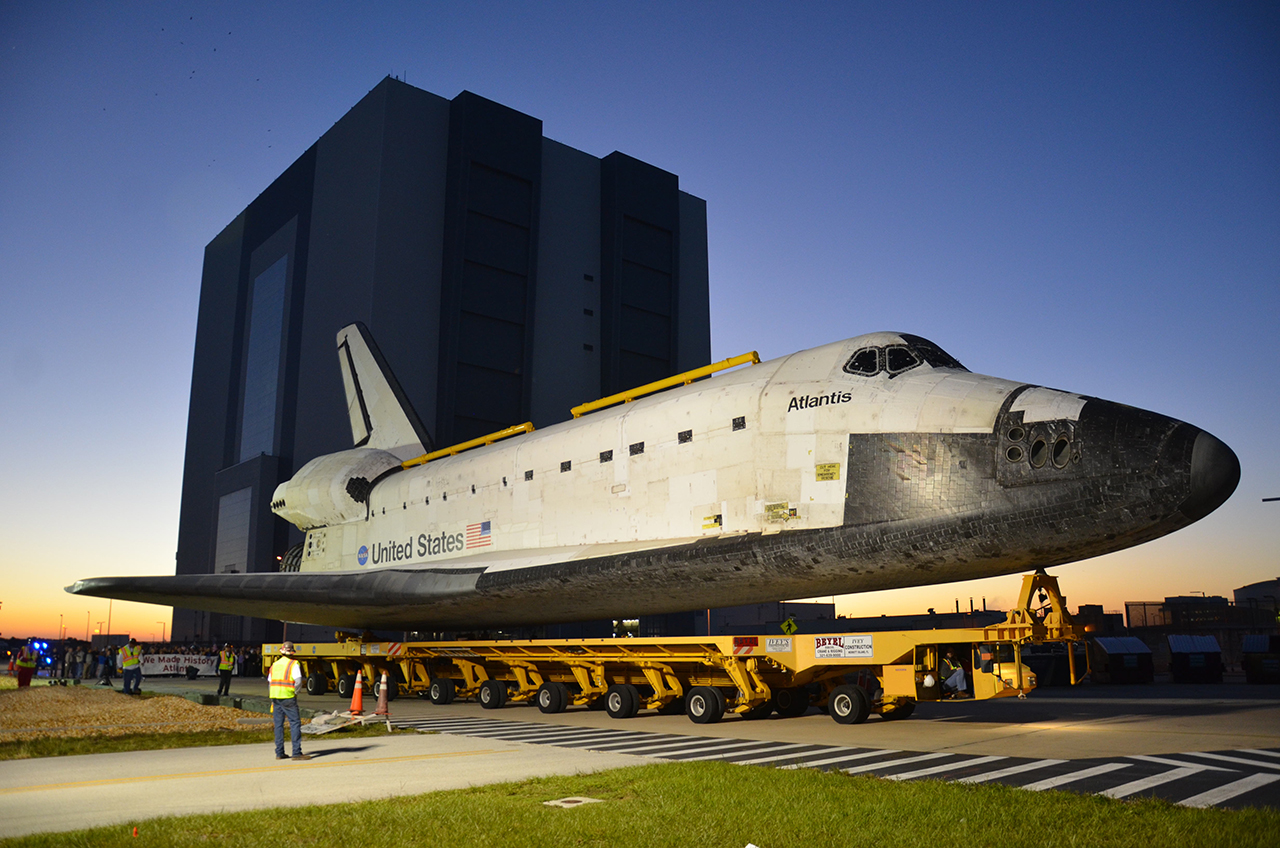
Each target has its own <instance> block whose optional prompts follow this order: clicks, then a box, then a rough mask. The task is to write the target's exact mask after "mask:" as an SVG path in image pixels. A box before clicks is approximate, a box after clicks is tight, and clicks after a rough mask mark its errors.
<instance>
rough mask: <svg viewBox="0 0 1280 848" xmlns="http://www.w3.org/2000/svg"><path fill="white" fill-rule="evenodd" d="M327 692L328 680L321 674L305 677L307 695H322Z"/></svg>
mask: <svg viewBox="0 0 1280 848" xmlns="http://www.w3.org/2000/svg"><path fill="white" fill-rule="evenodd" d="M328 691H329V678H327V677H325V676H324V675H323V674H310V675H307V694H308V695H323V694H324V693H326V692H328Z"/></svg>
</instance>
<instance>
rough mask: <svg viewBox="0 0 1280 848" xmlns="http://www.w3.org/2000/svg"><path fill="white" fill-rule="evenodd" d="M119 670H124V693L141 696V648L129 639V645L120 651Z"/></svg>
mask: <svg viewBox="0 0 1280 848" xmlns="http://www.w3.org/2000/svg"><path fill="white" fill-rule="evenodd" d="M120 668H122V669H123V670H124V690H123V691H124V693H125V694H126V695H141V694H142V646H141V645H139V644H138V640H137V639H134V638H132V637H130V639H129V644H127V645H125V646H124V647H123V648H121V649H120Z"/></svg>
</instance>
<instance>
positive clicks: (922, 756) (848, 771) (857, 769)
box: [840, 754, 954, 774]
mask: <svg viewBox="0 0 1280 848" xmlns="http://www.w3.org/2000/svg"><path fill="white" fill-rule="evenodd" d="M950 756H954V755H952V754H919V755H917V756H914V757H902V758H900V759H897V760H889V761H888V762H884V763H868V764H866V765H862V766H854V767H853V768H847V769H840V771H842V772H844V773H845V774H858V773H860V772H864V771H875V770H876V769H879V768H894V767H897V766H905V765H908V764H909V763H922V762H924V761H925V760H937V759H940V758H942V757H950Z"/></svg>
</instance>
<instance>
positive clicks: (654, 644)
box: [262, 571, 1088, 724]
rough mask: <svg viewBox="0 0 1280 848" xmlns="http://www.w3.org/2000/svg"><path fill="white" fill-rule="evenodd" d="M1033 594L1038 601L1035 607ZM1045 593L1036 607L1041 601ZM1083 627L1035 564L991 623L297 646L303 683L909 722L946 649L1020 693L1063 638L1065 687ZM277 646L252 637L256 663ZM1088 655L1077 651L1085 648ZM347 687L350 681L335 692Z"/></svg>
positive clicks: (492, 702)
mask: <svg viewBox="0 0 1280 848" xmlns="http://www.w3.org/2000/svg"><path fill="white" fill-rule="evenodd" d="M1037 593H1039V597H1040V599H1041V601H1042V603H1044V606H1042V608H1041V610H1039V611H1036V610H1034V609H1033V607H1032V603H1033V601H1034V599H1035V598H1036V596H1037ZM1045 602H1047V603H1045ZM1084 638H1085V634H1084V628H1083V627H1082V626H1078V625H1075V624H1074V623H1072V621H1071V617H1070V615H1068V614H1067V610H1066V605H1065V602H1064V600H1063V598H1062V595H1061V594H1060V593H1059V591H1058V582H1057V579H1056V578H1054V577H1051V576H1049V575H1047V574H1045V573H1044V572H1042V571H1038V572H1036V573H1035V574H1029V575H1026V576H1025V577H1024V578H1023V583H1022V591H1021V594H1020V597H1019V604H1018V607H1017V608H1016V609H1014V610H1012V611H1011V612H1010V613H1009V614H1008V615H1007V616H1006V618H1005V620H1004V621H1003V622H1000V623H998V624H994V625H991V626H988V627H975V628H954V629H938V630H898V631H874V632H869V633H831V634H817V635H814V634H794V635H791V636H783V635H759V636H711V637H704V636H688V637H668V638H651V639H538V640H512V641H455V642H405V643H400V642H377V641H365V640H362V639H359V638H351V637H347V638H345V639H344V640H343V641H339V642H336V643H314V644H306V643H302V644H298V645H297V646H296V657H297V659H298V660H300V661H301V662H302V663H303V665H304V667H305V669H306V672H307V691H308V692H309V693H311V694H313V695H314V694H323V692H325V691H328V690H329V689H330V688H332V687H333V686H334V685H335V684H336V686H337V689H338V692H339V694H340V695H342V696H343V697H349V696H350V694H351V693H350V691H349V687H350V685H351V684H350V681H352V680H354V677H355V673H356V672H357V671H362V672H363V673H364V676H365V678H366V679H370V680H377V679H378V678H379V676H380V675H381V673H382V672H386V673H387V675H388V677H387V680H388V683H387V686H388V696H389V697H395V696H396V695H397V694H400V693H403V692H406V691H407V692H414V693H417V694H419V695H425V696H430V698H431V700H432V701H433V702H435V703H440V704H445V703H449V702H451V701H452V700H454V699H455V698H458V697H462V698H475V699H476V700H477V701H479V702H480V704H481V706H483V707H486V708H490V709H492V708H497V707H501V706H503V705H504V704H506V703H530V702H532V703H535V704H537V706H538V708H539V709H540V710H542V711H543V712H548V713H551V712H560V711H562V710H564V709H565V708H566V707H568V706H575V705H576V706H587V707H590V708H595V709H600V708H603V709H605V710H607V711H608V712H609V714H610V715H611V716H613V717H615V718H627V717H630V716H633V715H635V714H636V712H638V711H639V710H641V709H656V710H659V711H662V712H668V713H670V712H684V713H685V714H686V715H688V716H689V718H690V719H692V720H693V721H695V722H698V723H703V724H705V723H710V722H714V721H718V720H719V719H720V718H721V717H722V716H723V715H724V714H725V712H726V711H727V712H734V713H739V714H741V715H743V716H744V717H747V718H762V717H764V716H767V715H769V714H770V713H771V712H773V711H774V710H776V711H777V712H778V713H779V714H781V715H783V716H790V715H801V714H803V713H804V711H805V710H806V709H808V707H809V706H810V705H817V706H820V707H825V708H826V709H827V711H828V712H829V713H830V715H831V716H832V718H834V719H835V720H836V721H838V722H840V723H842V724H857V723H859V722H862V721H864V720H866V718H867V716H868V715H870V714H871V713H873V712H874V713H878V714H880V715H881V716H883V717H884V718H891V719H893V718H906V717H907V716H909V715H910V714H911V712H912V710H914V709H915V705H916V703H917V702H919V701H938V700H942V699H944V697H946V693H944V691H943V686H942V683H943V681H944V680H945V679H946V674H945V672H944V670H943V657H944V655H945V652H946V651H947V650H951V651H953V653H954V654H955V656H956V657H958V658H959V659H960V661H961V664H962V665H964V666H966V673H967V675H969V677H970V679H971V681H972V689H973V694H972V697H974V698H976V699H979V700H981V699H987V698H1004V697H1025V696H1026V693H1028V692H1030V691H1031V690H1032V689H1034V688H1035V686H1036V680H1035V675H1034V674H1033V673H1032V672H1031V670H1030V669H1029V668H1027V666H1026V665H1024V664H1023V662H1022V657H1021V649H1022V647H1023V646H1026V645H1031V644H1048V643H1065V644H1066V645H1067V647H1068V650H1067V656H1068V662H1069V668H1070V675H1071V683H1072V684H1075V683H1078V682H1080V680H1082V679H1083V678H1084V676H1085V674H1087V673H1088V668H1087V659H1086V665H1085V668H1083V669H1078V668H1077V667H1076V663H1075V651H1074V650H1072V647H1071V646H1072V643H1075V642H1083V641H1084ZM279 649H280V646H279V644H268V645H264V646H263V651H262V654H263V664H264V667H267V666H269V665H270V663H271V662H272V661H273V659H274V658H275V657H277V656H279ZM1086 657H1087V654H1086ZM344 685H345V686H346V687H347V688H348V690H347V691H343V689H344Z"/></svg>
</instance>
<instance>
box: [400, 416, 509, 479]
mask: <svg viewBox="0 0 1280 848" xmlns="http://www.w3.org/2000/svg"><path fill="white" fill-rule="evenodd" d="M533 429H534V427H533V422H532V421H526V422H524V423H523V424H517V425H515V426H514V427H508V428H507V429H505V430H499V431H498V432H496V433H490V434H489V435H487V436H480V437H479V438H475V439H472V440H471V441H469V442H459V443H458V444H456V445H451V446H449V447H447V448H441V449H440V450H438V451H432V452H431V453H424V454H423V455H422V456H419V457H414V458H413V459H406V460H405V461H404V462H402V463H400V467H401V468H412V467H413V466H415V465H426V464H427V463H428V462H430V461H431V460H433V459H440V458H441V457H445V456H453V455H455V454H459V453H462V452H463V451H465V450H471V449H472V448H481V447H484V446H485V445H491V444H493V443H494V442H499V441H502V440H503V439H509V438H511V437H512V436H518V435H520V434H521V433H532V432H533Z"/></svg>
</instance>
